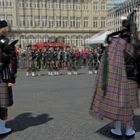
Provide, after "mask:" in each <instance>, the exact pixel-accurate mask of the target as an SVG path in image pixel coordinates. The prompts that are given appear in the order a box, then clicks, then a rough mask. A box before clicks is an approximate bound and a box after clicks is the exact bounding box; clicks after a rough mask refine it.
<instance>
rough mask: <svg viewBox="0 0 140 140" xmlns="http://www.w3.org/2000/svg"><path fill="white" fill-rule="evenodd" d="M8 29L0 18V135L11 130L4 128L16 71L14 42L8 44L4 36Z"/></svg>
mask: <svg viewBox="0 0 140 140" xmlns="http://www.w3.org/2000/svg"><path fill="white" fill-rule="evenodd" d="M8 31H9V27H8V24H7V21H5V20H0V135H3V134H8V133H10V132H11V131H12V130H11V128H6V126H5V121H6V120H7V118H8V107H10V106H12V105H13V95H12V86H13V84H14V83H15V79H16V73H17V56H16V49H15V44H16V43H17V41H14V42H12V43H11V44H9V39H8V38H7V37H6V36H7V33H8Z"/></svg>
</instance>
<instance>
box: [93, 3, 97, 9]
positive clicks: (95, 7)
mask: <svg viewBox="0 0 140 140" xmlns="http://www.w3.org/2000/svg"><path fill="white" fill-rule="evenodd" d="M93 10H95V11H97V10H98V2H93Z"/></svg>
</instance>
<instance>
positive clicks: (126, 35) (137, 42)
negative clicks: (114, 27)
mask: <svg viewBox="0 0 140 140" xmlns="http://www.w3.org/2000/svg"><path fill="white" fill-rule="evenodd" d="M136 16H137V9H134V10H133V11H132V12H131V13H130V14H129V15H128V17H127V19H124V20H123V21H122V27H123V29H122V30H120V31H117V32H113V33H111V34H109V35H108V36H107V39H106V42H107V43H108V44H109V43H110V42H111V37H112V36H116V35H119V37H120V38H123V39H125V40H126V41H127V42H128V43H130V44H131V45H132V46H133V47H134V53H133V54H132V53H130V52H128V51H127V50H126V49H125V50H124V62H125V67H126V75H127V78H128V79H130V80H134V81H136V82H137V83H138V84H139V85H140V32H138V30H137V25H136ZM138 35H139V38H138Z"/></svg>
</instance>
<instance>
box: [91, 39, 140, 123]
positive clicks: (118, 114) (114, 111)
mask: <svg viewBox="0 0 140 140" xmlns="http://www.w3.org/2000/svg"><path fill="white" fill-rule="evenodd" d="M124 49H126V50H128V51H129V52H130V53H131V54H133V52H134V49H133V46H131V45H130V44H128V43H127V42H126V41H125V40H123V39H121V38H113V39H112V43H111V44H110V46H109V48H108V81H107V90H106V94H104V92H103V90H102V76H103V74H104V72H103V60H102V61H101V63H100V67H99V72H98V75H97V77H96V78H97V79H96V85H95V89H94V94H93V98H92V102H91V106H90V114H91V115H92V116H94V117H95V116H96V118H101V119H103V118H104V117H105V118H108V119H111V120H113V121H125V122H127V121H132V119H133V115H134V109H136V108H137V107H138V106H139V105H138V104H139V103H138V85H137V83H136V82H135V81H133V80H129V79H127V77H126V70H125V63H124V53H123V50H124Z"/></svg>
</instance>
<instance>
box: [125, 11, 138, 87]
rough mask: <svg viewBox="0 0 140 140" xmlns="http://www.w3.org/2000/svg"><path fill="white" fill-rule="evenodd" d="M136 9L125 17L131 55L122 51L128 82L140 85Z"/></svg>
mask: <svg viewBox="0 0 140 140" xmlns="http://www.w3.org/2000/svg"><path fill="white" fill-rule="evenodd" d="M136 17H137V9H134V10H133V11H132V12H131V13H130V14H129V15H128V17H127V20H126V22H125V24H124V25H125V27H126V29H127V30H128V32H129V33H130V43H131V44H132V45H133V47H134V53H133V55H132V54H131V53H129V52H128V51H127V50H124V60H125V66H126V75H127V78H128V79H130V80H134V81H136V82H137V83H138V84H139V85H140V38H138V36H139V35H140V32H138V30H137V24H136Z"/></svg>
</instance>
